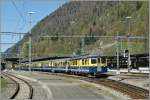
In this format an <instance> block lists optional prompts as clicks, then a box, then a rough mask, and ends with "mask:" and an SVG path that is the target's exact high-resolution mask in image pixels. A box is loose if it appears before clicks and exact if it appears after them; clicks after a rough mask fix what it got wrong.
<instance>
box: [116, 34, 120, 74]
mask: <svg viewBox="0 0 150 100" xmlns="http://www.w3.org/2000/svg"><path fill="white" fill-rule="evenodd" d="M116 74H120V70H119V37H118V32H117V73H116Z"/></svg>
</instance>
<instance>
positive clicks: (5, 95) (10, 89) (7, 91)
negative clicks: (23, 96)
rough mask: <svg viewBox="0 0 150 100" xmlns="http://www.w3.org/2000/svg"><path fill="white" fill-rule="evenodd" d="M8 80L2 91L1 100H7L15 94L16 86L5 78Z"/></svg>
mask: <svg viewBox="0 0 150 100" xmlns="http://www.w3.org/2000/svg"><path fill="white" fill-rule="evenodd" d="M4 78H5V79H6V80H7V85H6V87H4V88H2V90H1V100H7V99H9V97H11V96H12V94H13V93H14V92H15V89H16V85H15V83H14V82H13V81H12V80H10V79H9V78H7V77H4Z"/></svg>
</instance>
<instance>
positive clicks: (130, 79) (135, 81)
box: [109, 74, 149, 90]
mask: <svg viewBox="0 0 150 100" xmlns="http://www.w3.org/2000/svg"><path fill="white" fill-rule="evenodd" d="M109 79H113V80H117V81H120V82H123V83H128V84H131V85H135V86H138V87H141V88H144V89H147V90H149V77H148V76H146V75H145V76H143V75H140V74H139V75H138V74H137V75H133V74H120V75H116V76H110V77H109Z"/></svg>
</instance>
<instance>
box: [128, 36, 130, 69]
mask: <svg viewBox="0 0 150 100" xmlns="http://www.w3.org/2000/svg"><path fill="white" fill-rule="evenodd" d="M129 42H130V40H129V36H128V38H127V48H128V72H130V48H129Z"/></svg>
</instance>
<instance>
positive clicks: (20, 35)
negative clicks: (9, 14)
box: [19, 34, 21, 71]
mask: <svg viewBox="0 0 150 100" xmlns="http://www.w3.org/2000/svg"><path fill="white" fill-rule="evenodd" d="M19 40H21V34H19ZM19 71H21V45H20V46H19Z"/></svg>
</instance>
